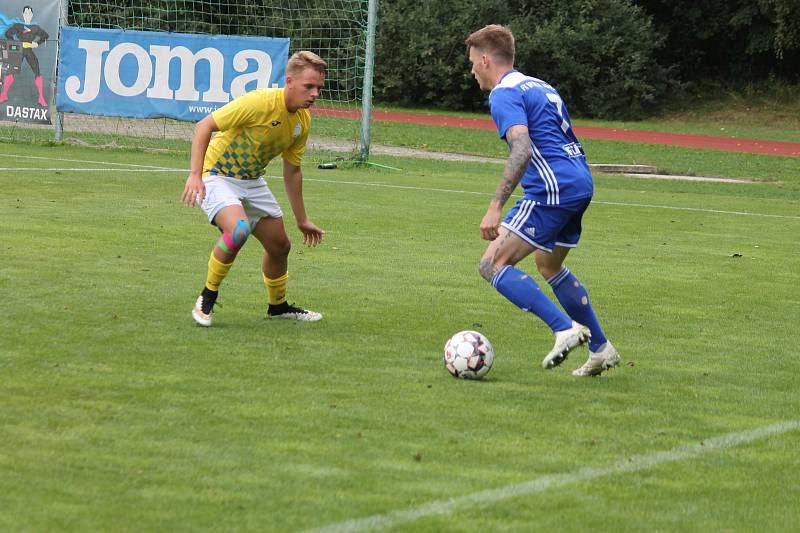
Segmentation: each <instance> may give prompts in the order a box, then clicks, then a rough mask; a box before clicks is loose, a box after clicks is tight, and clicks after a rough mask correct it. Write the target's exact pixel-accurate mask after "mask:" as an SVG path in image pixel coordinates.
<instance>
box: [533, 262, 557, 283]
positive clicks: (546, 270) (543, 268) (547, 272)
mask: <svg viewBox="0 0 800 533" xmlns="http://www.w3.org/2000/svg"><path fill="white" fill-rule="evenodd" d="M536 270H538V271H539V274H541V275H542V277H543V278H544V279H550V278H552V277H553V276H555V275H556V274H558V273H559V272H561V266H560V265H559V266H557V267H555V266H552V265H546V264H539V263H537V264H536Z"/></svg>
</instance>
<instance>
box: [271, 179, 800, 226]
mask: <svg viewBox="0 0 800 533" xmlns="http://www.w3.org/2000/svg"><path fill="white" fill-rule="evenodd" d="M267 177H268V178H269V179H283V178H280V177H278V176H267ZM303 181H317V182H321V183H334V184H342V185H360V186H363V187H385V188H388V189H405V190H411V191H423V192H449V193H457V194H472V195H477V196H487V197H488V196H491V193H485V192H476V191H463V190H458V189H435V188H428V187H414V186H411V185H390V184H386V183H362V182H358V181H337V180H324V179H318V178H305V177H304V178H303ZM512 197H513V198H520V196H519V195H512ZM592 203H593V204H602V205H617V206H622V207H641V208H648V209H672V210H675V211H696V212H698V213H716V214H720V215H738V216H749V217H765V218H788V219H790V220H800V216H794V215H772V214H769V213H749V212H747V211H725V210H724V209H703V208H701V207H680V206H671V205H652V204H635V203H625V202H607V201H603V200H592Z"/></svg>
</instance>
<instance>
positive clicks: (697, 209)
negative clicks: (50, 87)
mask: <svg viewBox="0 0 800 533" xmlns="http://www.w3.org/2000/svg"><path fill="white" fill-rule="evenodd" d="M0 156H8V157H17V158H21V159H38V160H47V161H63V162H68V163H89V164H97V165H114V166H120V167H132V168H143V169H153V170H154V171H155V170H158V171H159V172H189V171H188V170H186V169H180V168H169V167H160V166H150V165H135V164H132V163H112V162H109V161H86V160H82V159H64V158H50V157H39V156H29V155H18V154H8V153H0ZM132 168H129V169H63V171H75V172H78V171H82V170H102V171H109V172H110V171H114V170H121V171H128V172H134V170H132ZM0 170H5V171H13V170H15V169H11V168H8V169H0ZM19 170H25V171H27V172H30V171H33V170H43V171H57V170H62V169H47V168H35V169H19ZM265 177H266V178H268V179H283V178H282V177H280V176H265ZM303 180H304V181H315V182H319V183H332V184H340V185H355V186H361V187H380V188H387V189H404V190H411V191H422V192H443V193H452V194H469V195H474V196H491V194H490V193H484V192H477V191H465V190H459V189H439V188H432V187H414V186H410V185H392V184H388V183H364V182H359V181H341V180H326V179H319V178H308V177H304V178H303ZM512 197H513V198H519V195H513V196H512ZM592 202H593V203H595V204H602V205H617V206H621V207H638V208H645V209H668V210H673V211H694V212H697V213H716V214H720V215H735V216H750V217H762V218H783V219H789V220H800V216H794V215H772V214H767V213H750V212H746V211H726V210H723V209H704V208H700V207H680V206H671V205H654V204H637V203H626V202H607V201H602V200H592Z"/></svg>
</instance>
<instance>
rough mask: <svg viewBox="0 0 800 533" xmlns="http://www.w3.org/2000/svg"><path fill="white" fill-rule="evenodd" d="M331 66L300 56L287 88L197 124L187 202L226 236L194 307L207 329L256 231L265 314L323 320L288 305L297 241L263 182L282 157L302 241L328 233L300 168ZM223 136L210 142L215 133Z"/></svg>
mask: <svg viewBox="0 0 800 533" xmlns="http://www.w3.org/2000/svg"><path fill="white" fill-rule="evenodd" d="M325 67H326V64H325V61H323V60H322V58H320V57H319V56H318V55H316V54H314V53H312V52H305V51H303V52H297V53H296V54H294V55H293V56H292V57H291V58H289V62H288V63H287V66H286V87H284V88H281V89H277V88H276V89H256V90H254V91H251V92H249V93H247V94H244V95H242V96H240V97H239V98H237V99H236V100H234V101H232V102H229V103H227V104H226V105H224V106H223V107H221V108H219V109H218V110H216V111H214V112H213V113H211V114H210V115H208V116H207V117H205V118H204V119H203V120H201V121H200V122H198V123H197V126H196V127H195V133H194V139H193V140H192V155H191V171H190V173H189V177H188V178H187V179H186V186H185V187H184V190H183V194H182V195H181V200H182V201H183V202H184V203H186V204H187V205H189V206H194V205H195V204H196V203H198V202H199V203H200V206H201V207H202V209H203V211H205V213H206V215H207V217H208V221H209V222H211V223H212V224H213V225H215V226H216V227H217V228H218V229H219V231H220V233H221V234H222V235H221V236H220V238H219V240H218V241H217V243H216V245H215V246H214V248H213V249H212V250H211V257H209V260H208V274H207V277H206V283H205V286H204V287H203V291H202V292H201V293H200V296H199V297H198V298H197V302H196V303H195V306H194V308H193V309H192V318H194V320H195V322H197V323H198V324H199V325H201V326H205V327H208V326H211V325H212V323H213V308H214V304H215V303H216V301H217V295H218V292H219V286H220V284H221V283H222V280H223V279H225V277H226V276H227V275H228V271H229V270H230V269H231V267H232V266H233V261H234V259H236V256H237V254H238V252H239V250H240V249H241V248H242V246H244V244H245V242H246V241H247V239H248V237H249V236H250V235H251V234H252V235H253V236H254V237H255V238H256V239H258V240H259V241H260V243H261V245H262V246H263V248H264V259H263V261H262V266H261V271H262V274H263V277H264V286H265V287H266V292H267V303H268V306H267V317H268V318H283V319H290V320H302V321H309V322H314V321H317V320H320V319H322V315H321V314H320V313H317V312H315V311H309V310H307V309H303V308H301V307H296V306H294V305H291V304H289V303H288V302H287V301H286V287H287V285H288V283H289V273H288V260H289V250H290V248H291V243H290V242H289V237H288V236H287V235H286V229H285V228H284V225H283V211H282V210H281V208H280V206H279V205H278V202H277V201H276V200H275V196H273V194H272V191H270V190H269V187H268V186H267V183H266V182H265V181H264V178H263V177H262V176H263V174H264V171H265V169H266V167H267V164H268V163H269V162H270V161H271V160H272V159H275V158H277V157H278V156H280V157H281V159H282V160H283V181H284V186H285V188H286V196H287V197H288V198H289V204H290V205H291V207H292V212H293V213H294V218H295V221H296V222H297V228H298V229H299V230H300V232H301V233H302V234H303V242H305V243H306V244H307V245H309V246H316V245H317V244H319V243H320V242H321V241H322V238H323V236H324V234H325V232H324V231H323V230H322V229H321V228H319V227H317V226H316V225H315V224H314V223H313V222H311V220H310V219H309V218H308V216H307V215H306V209H305V204H304V201H303V173H302V171H301V169H300V163H301V161H302V159H303V155H304V154H305V150H306V141H307V139H308V132H309V128H310V127H311V114H310V113H309V111H308V108H309V107H311V106H312V105H313V104H314V101H315V100H316V99H317V97H319V95H320V92H321V91H322V88H323V87H324V85H325ZM213 132H218V133H217V135H216V136H214V138H213V139H212V138H211V136H212V133H213Z"/></svg>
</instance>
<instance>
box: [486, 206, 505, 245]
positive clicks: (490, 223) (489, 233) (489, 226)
mask: <svg viewBox="0 0 800 533" xmlns="http://www.w3.org/2000/svg"><path fill="white" fill-rule="evenodd" d="M500 215H501V212H500V211H499V210H497V209H494V208H492V207H489V209H488V210H487V211H486V214H485V215H484V216H483V220H481V238H482V239H483V240H485V241H493V240H495V239H496V238H497V235H498V229H499V228H500Z"/></svg>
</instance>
